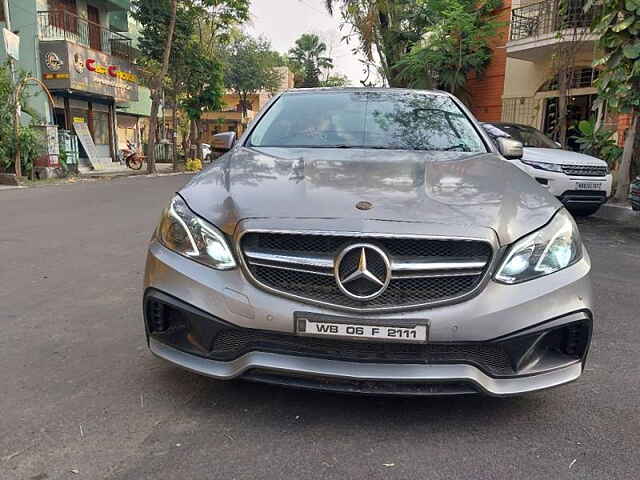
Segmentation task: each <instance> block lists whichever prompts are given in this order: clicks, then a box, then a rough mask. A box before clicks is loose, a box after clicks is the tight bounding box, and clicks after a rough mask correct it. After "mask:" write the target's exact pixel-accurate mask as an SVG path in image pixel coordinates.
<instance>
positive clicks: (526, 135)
mask: <svg viewBox="0 0 640 480" xmlns="http://www.w3.org/2000/svg"><path fill="white" fill-rule="evenodd" d="M499 128H500V129H501V130H503V131H505V132H506V133H508V134H509V135H511V136H512V137H513V138H515V139H516V140H518V141H520V142H522V145H523V146H525V147H531V148H554V149H558V148H560V147H558V145H557V144H556V143H555V142H554V141H553V140H551V139H550V138H549V137H547V136H546V135H544V134H543V133H542V132H540V131H539V130H536V129H535V128H533V127H525V126H520V125H518V126H516V125H500V126H499Z"/></svg>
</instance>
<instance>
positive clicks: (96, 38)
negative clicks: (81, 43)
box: [87, 5, 102, 50]
mask: <svg viewBox="0 0 640 480" xmlns="http://www.w3.org/2000/svg"><path fill="white" fill-rule="evenodd" d="M87 18H88V19H89V47H91V48H93V49H94V50H102V41H101V38H100V37H101V32H100V30H101V27H100V10H98V9H97V8H96V7H94V6H92V5H87Z"/></svg>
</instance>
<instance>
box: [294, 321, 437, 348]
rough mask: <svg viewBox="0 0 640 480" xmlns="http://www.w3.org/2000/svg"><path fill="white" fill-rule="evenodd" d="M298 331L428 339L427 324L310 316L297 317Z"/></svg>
mask: <svg viewBox="0 0 640 480" xmlns="http://www.w3.org/2000/svg"><path fill="white" fill-rule="evenodd" d="M295 323H296V333H297V334H298V335H303V336H308V337H333V338H343V339H344V338H348V339H362V340H382V341H386V342H392V341H396V342H404V343H414V342H415V343H424V342H426V341H427V326H426V325H415V326H412V327H397V326H389V325H364V324H360V323H342V322H331V321H322V322H319V321H316V320H311V319H308V318H300V317H298V318H297V319H296V322H295Z"/></svg>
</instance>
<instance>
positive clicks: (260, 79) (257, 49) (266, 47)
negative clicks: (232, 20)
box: [224, 36, 282, 114]
mask: <svg viewBox="0 0 640 480" xmlns="http://www.w3.org/2000/svg"><path fill="white" fill-rule="evenodd" d="M280 63H281V57H280V56H279V54H277V53H276V52H273V51H272V50H271V44H270V43H269V42H268V41H267V40H265V39H262V38H258V39H254V38H251V37H249V36H241V37H240V38H238V39H236V40H235V41H234V42H232V43H231V44H230V45H229V47H228V49H227V54H226V58H225V75H224V79H225V80H224V81H225V84H226V86H227V88H229V89H231V90H233V91H234V92H235V93H236V94H237V95H238V97H239V98H240V107H241V108H242V112H243V114H246V113H247V110H249V107H250V104H249V96H251V95H254V94H256V93H258V92H259V91H261V90H266V91H268V92H275V91H276V90H277V89H278V87H279V86H280V83H281V81H282V76H281V73H280V72H279V71H278V70H277V67H278V66H279V64H280Z"/></svg>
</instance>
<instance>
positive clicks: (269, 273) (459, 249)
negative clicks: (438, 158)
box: [241, 232, 492, 310]
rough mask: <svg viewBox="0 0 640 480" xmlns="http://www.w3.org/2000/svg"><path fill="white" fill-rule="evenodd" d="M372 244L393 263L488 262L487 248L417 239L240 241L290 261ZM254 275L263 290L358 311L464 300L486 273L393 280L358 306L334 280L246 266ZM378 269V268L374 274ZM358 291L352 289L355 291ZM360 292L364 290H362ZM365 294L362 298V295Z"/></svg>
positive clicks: (267, 236) (283, 236)
mask: <svg viewBox="0 0 640 480" xmlns="http://www.w3.org/2000/svg"><path fill="white" fill-rule="evenodd" d="M363 242H365V243H370V244H372V245H375V246H377V247H379V248H381V249H383V250H384V251H385V252H387V254H388V255H389V256H390V257H391V258H392V259H393V258H400V257H403V258H408V257H410V258H413V259H431V260H433V259H434V258H436V259H439V260H441V261H444V262H446V261H447V259H456V260H460V259H463V260H464V259H482V260H485V261H486V262H487V265H488V264H489V262H490V260H491V256H492V249H491V246H490V245H489V244H488V243H487V242H483V241H478V240H457V239H443V240H436V239H420V238H384V237H364V238H362V237H349V236H339V235H318V234H312V235H302V234H297V233H295V234H294V233H292V234H289V233H265V232H249V233H247V234H245V235H244V236H243V238H242V244H241V248H242V249H243V250H244V249H246V248H254V249H263V250H270V251H278V252H285V253H286V254H290V255H309V256H313V255H322V256H325V257H326V256H327V255H329V256H333V257H335V256H337V255H338V253H339V252H340V251H341V250H342V249H343V248H345V247H346V246H348V245H352V244H354V243H363ZM357 258H358V257H357V256H356V255H354V256H353V258H351V257H349V258H347V259H346V260H348V262H351V263H353V265H351V263H348V262H347V263H343V264H342V265H341V267H342V268H343V269H345V270H346V271H348V270H350V269H353V268H354V267H355V265H356V263H355V262H357ZM247 265H248V268H249V269H250V271H251V273H252V275H253V276H254V277H255V279H256V280H258V281H259V282H260V283H261V284H263V285H266V286H268V287H270V288H273V289H275V290H277V291H280V292H283V293H286V294H290V295H295V296H297V297H300V298H302V299H308V300H312V301H319V302H323V303H325V304H327V305H330V306H337V307H345V308H352V309H361V310H375V309H381V308H398V307H400V308H401V307H411V306H418V305H426V304H430V303H435V302H442V301H447V300H449V299H454V298H458V297H462V296H464V295H465V294H467V293H469V292H471V291H472V290H474V288H475V287H476V286H477V285H478V284H479V283H480V282H481V281H482V278H483V277H484V275H483V274H484V273H485V272H486V269H485V270H484V271H483V272H482V274H481V275H479V274H478V272H477V271H476V272H468V273H469V274H468V275H465V274H460V272H448V271H444V272H439V274H440V275H441V276H436V277H422V278H400V276H398V277H397V278H393V279H392V280H391V283H390V284H389V287H388V288H387V290H386V291H385V292H384V293H383V294H382V295H380V296H378V297H376V298H374V299H371V300H367V301H364V302H363V301H358V300H353V299H351V298H349V297H347V296H346V295H345V294H344V293H342V292H341V291H340V289H339V288H338V285H337V283H336V280H335V278H334V277H333V276H328V275H318V274H315V273H312V272H303V271H295V270H287V269H283V268H274V267H271V266H266V265H252V264H251V262H250V261H248V262H247ZM369 267H370V268H371V269H372V271H374V273H378V270H380V268H383V266H382V267H380V266H378V265H376V264H371V265H369ZM378 267H380V268H378ZM357 287H358V285H355V284H354V285H353V286H352V288H354V289H356V290H357ZM363 288H364V287H363ZM366 293H367V292H366V291H363V294H366Z"/></svg>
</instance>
